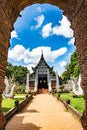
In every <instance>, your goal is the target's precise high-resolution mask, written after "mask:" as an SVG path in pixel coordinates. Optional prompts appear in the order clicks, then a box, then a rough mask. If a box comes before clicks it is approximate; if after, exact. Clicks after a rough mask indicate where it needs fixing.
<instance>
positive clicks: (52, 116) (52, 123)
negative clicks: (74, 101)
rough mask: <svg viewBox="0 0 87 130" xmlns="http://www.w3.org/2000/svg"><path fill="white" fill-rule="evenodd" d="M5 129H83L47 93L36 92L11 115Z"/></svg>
mask: <svg viewBox="0 0 87 130" xmlns="http://www.w3.org/2000/svg"><path fill="white" fill-rule="evenodd" d="M5 130H83V128H82V126H81V123H80V122H79V121H78V120H77V119H76V118H75V117H74V116H73V115H72V114H71V113H69V112H67V111H66V110H65V108H64V107H63V105H62V104H61V103H60V102H59V101H57V100H56V98H54V97H53V96H52V95H49V94H38V95H37V96H36V97H35V98H34V99H33V100H32V102H31V103H30V104H28V105H27V107H26V108H25V109H24V110H23V111H22V112H20V113H19V114H16V115H15V116H13V118H12V119H11V120H10V121H9V122H8V124H7V126H6V129H5Z"/></svg>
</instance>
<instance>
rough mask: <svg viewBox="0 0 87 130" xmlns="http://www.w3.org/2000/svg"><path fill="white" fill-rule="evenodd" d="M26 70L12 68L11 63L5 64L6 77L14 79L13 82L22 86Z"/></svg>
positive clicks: (16, 67) (25, 68) (21, 67)
mask: <svg viewBox="0 0 87 130" xmlns="http://www.w3.org/2000/svg"><path fill="white" fill-rule="evenodd" d="M27 72H29V71H28V69H27V67H24V66H13V65H12V64H11V63H7V70H6V76H7V77H8V78H10V77H14V81H16V82H18V83H20V84H23V83H24V82H25V78H26V74H27Z"/></svg>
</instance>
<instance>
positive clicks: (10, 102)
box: [2, 94, 24, 114]
mask: <svg viewBox="0 0 87 130" xmlns="http://www.w3.org/2000/svg"><path fill="white" fill-rule="evenodd" d="M17 96H22V95H21V94H20V95H17ZM23 99H24V97H21V98H20V97H19V98H14V99H9V98H4V99H3V100H2V111H3V113H4V114H5V113H6V112H7V111H9V110H10V109H11V108H13V107H14V106H15V101H16V100H18V101H19V102H20V101H22V100H23Z"/></svg>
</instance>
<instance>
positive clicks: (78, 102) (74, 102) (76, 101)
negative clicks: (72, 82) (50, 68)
mask: <svg viewBox="0 0 87 130" xmlns="http://www.w3.org/2000/svg"><path fill="white" fill-rule="evenodd" d="M60 97H61V99H63V100H65V101H66V100H67V99H69V100H70V105H71V106H73V107H74V108H75V109H77V110H78V111H79V112H81V113H83V111H84V108H85V101H84V99H83V97H77V98H75V97H74V98H73V97H72V96H71V95H70V93H61V95H60Z"/></svg>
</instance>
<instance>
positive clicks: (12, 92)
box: [5, 84, 16, 98]
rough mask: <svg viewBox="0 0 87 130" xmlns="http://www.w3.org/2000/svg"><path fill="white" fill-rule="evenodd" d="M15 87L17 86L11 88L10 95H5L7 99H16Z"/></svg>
mask: <svg viewBox="0 0 87 130" xmlns="http://www.w3.org/2000/svg"><path fill="white" fill-rule="evenodd" d="M15 87H16V85H15V84H14V85H13V86H12V87H11V91H10V93H9V94H5V97H6V98H13V97H14V92H15Z"/></svg>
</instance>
